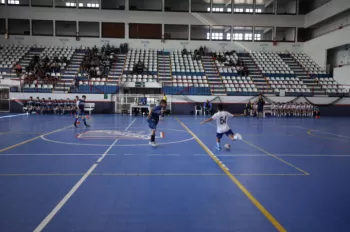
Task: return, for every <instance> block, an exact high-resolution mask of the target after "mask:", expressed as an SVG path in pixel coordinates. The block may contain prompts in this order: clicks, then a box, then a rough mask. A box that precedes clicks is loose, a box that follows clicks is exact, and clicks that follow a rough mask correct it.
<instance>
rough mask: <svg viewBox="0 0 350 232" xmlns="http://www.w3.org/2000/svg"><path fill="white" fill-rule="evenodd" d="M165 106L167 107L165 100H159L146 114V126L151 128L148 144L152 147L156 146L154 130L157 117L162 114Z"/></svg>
mask: <svg viewBox="0 0 350 232" xmlns="http://www.w3.org/2000/svg"><path fill="white" fill-rule="evenodd" d="M166 107H167V103H166V101H165V100H161V101H160V103H159V105H157V106H155V107H153V109H151V111H150V112H149V114H148V118H147V122H148V127H149V128H150V129H151V130H152V134H151V141H150V145H152V146H154V147H155V146H157V144H156V142H155V140H156V130H157V125H158V122H159V117H160V116H161V115H162V113H163V112H164V110H165V109H166Z"/></svg>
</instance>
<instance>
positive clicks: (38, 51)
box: [20, 48, 44, 68]
mask: <svg viewBox="0 0 350 232" xmlns="http://www.w3.org/2000/svg"><path fill="white" fill-rule="evenodd" d="M43 51H44V48H31V49H30V50H29V52H28V53H27V54H26V55H25V56H23V57H22V59H21V60H20V65H21V66H22V67H23V68H25V67H28V66H29V63H30V61H31V60H32V59H33V57H34V56H40V54H41V53H42V52H43Z"/></svg>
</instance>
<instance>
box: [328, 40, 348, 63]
mask: <svg viewBox="0 0 350 232" xmlns="http://www.w3.org/2000/svg"><path fill="white" fill-rule="evenodd" d="M349 49H350V45H347V46H342V47H340V48H337V49H335V50H334V51H332V52H333V54H334V55H333V62H332V65H333V67H337V66H343V65H350V50H349ZM328 62H329V61H328Z"/></svg>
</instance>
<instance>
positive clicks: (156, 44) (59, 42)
mask: <svg viewBox="0 0 350 232" xmlns="http://www.w3.org/2000/svg"><path fill="white" fill-rule="evenodd" d="M106 43H110V44H111V45H115V46H119V45H120V43H128V44H129V47H130V48H148V49H162V48H164V49H165V50H169V51H170V50H174V49H183V48H184V47H186V48H187V49H198V48H199V47H200V46H206V47H207V48H208V49H210V50H218V51H221V50H236V51H244V50H252V51H290V52H301V51H303V44H302V43H278V45H277V46H273V44H272V42H266V43H253V42H230V41H216V42H215V41H188V40H174V41H170V40H167V41H166V43H164V44H163V43H161V42H160V40H140V39H130V40H127V39H99V38H81V39H80V41H76V40H75V38H70V37H65V38H64V37H63V38H62V37H41V36H10V38H9V39H7V40H5V39H4V37H0V44H25V45H35V44H37V45H43V46H77V47H80V46H95V45H96V46H102V45H104V44H106Z"/></svg>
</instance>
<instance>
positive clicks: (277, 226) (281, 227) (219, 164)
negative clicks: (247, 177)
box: [176, 118, 287, 232]
mask: <svg viewBox="0 0 350 232" xmlns="http://www.w3.org/2000/svg"><path fill="white" fill-rule="evenodd" d="M176 120H177V121H178V122H179V123H180V124H181V125H182V127H183V128H185V130H186V131H187V132H188V133H189V134H190V135H192V136H193V137H194V138H195V140H196V141H197V143H198V144H199V145H200V146H201V147H202V148H203V149H204V150H205V151H206V152H207V153H208V155H209V156H210V157H211V158H212V159H213V160H214V162H215V163H216V164H217V165H218V166H219V167H220V168H221V169H222V171H223V172H224V173H225V174H226V175H227V176H228V177H229V178H230V179H231V180H232V181H233V182H234V183H235V184H236V185H237V187H238V188H239V189H240V190H241V191H242V192H243V193H244V194H245V195H246V196H247V197H248V199H249V200H250V201H251V202H252V203H253V204H254V205H255V206H256V207H257V208H258V209H259V210H260V212H261V213H262V214H263V215H264V216H265V217H266V218H267V219H268V220H269V221H270V222H271V224H272V225H273V226H274V227H275V228H276V229H277V230H278V231H280V232H282V231H283V232H284V231H287V230H286V229H285V228H284V227H283V226H282V225H281V224H280V223H279V222H278V221H277V220H276V218H274V216H272V215H271V214H270V213H269V211H267V209H265V207H264V206H262V204H261V203H260V202H259V201H258V200H257V199H256V198H255V197H254V196H253V195H252V194H251V193H250V192H249V191H248V190H247V189H246V188H245V187H244V186H243V185H242V184H241V182H239V180H238V179H237V178H236V177H234V176H233V175H232V174H231V173H230V171H228V170H227V168H225V166H224V165H223V164H222V163H220V162H219V160H218V159H217V157H216V156H215V155H214V153H213V152H212V151H210V150H209V148H208V147H207V146H206V145H205V144H204V143H203V142H202V141H201V140H200V139H199V138H198V137H197V135H196V134H195V133H193V132H192V131H191V130H190V129H189V128H188V127H187V126H186V125H185V124H184V123H182V122H181V121H180V120H179V119H178V118H176Z"/></svg>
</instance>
